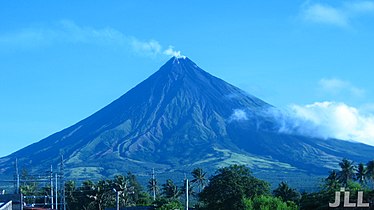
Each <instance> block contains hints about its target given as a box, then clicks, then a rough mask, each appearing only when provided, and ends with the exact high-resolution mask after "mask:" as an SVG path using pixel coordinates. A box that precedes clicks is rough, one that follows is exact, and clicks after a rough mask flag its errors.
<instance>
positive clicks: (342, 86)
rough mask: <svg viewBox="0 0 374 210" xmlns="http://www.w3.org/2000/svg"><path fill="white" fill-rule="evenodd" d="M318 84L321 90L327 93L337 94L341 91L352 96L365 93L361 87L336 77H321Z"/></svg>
mask: <svg viewBox="0 0 374 210" xmlns="http://www.w3.org/2000/svg"><path fill="white" fill-rule="evenodd" d="M318 84H319V86H320V87H321V88H322V90H323V91H325V92H327V93H331V94H334V95H338V94H341V93H348V94H350V95H351V96H354V97H363V96H364V95H365V90H364V89H362V88H358V87H356V86H354V85H352V84H351V83H350V82H348V81H344V80H340V79H336V78H331V79H327V78H322V79H321V80H320V81H319V82H318Z"/></svg>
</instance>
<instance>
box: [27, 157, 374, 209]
mask: <svg viewBox="0 0 374 210" xmlns="http://www.w3.org/2000/svg"><path fill="white" fill-rule="evenodd" d="M339 165H340V170H333V171H331V172H330V173H329V175H328V176H327V177H326V178H325V179H324V180H321V186H320V190H319V191H318V192H312V193H306V192H303V193H299V192H298V191H297V190H296V189H293V188H291V187H290V186H288V184H287V183H286V182H281V183H280V184H279V185H278V187H277V188H276V189H274V190H273V191H271V190H270V187H269V184H268V183H267V182H265V181H262V180H260V179H257V178H256V177H254V176H253V175H252V174H251V171H250V170H249V168H247V167H245V166H243V165H231V166H228V167H224V168H220V169H218V170H217V171H216V172H215V174H214V175H212V176H211V177H209V178H208V177H207V173H206V172H205V171H204V170H203V169H201V168H196V169H194V170H193V171H192V172H191V176H192V177H193V179H191V180H190V183H189V187H188V194H189V197H190V207H193V208H196V209H203V210H233V209H235V210H242V209H243V210H251V209H269V210H272V209H279V210H296V209H328V203H329V202H331V203H332V202H333V201H334V198H335V197H334V196H335V192H336V191H339V190H340V189H341V188H342V187H344V188H345V189H346V190H349V191H350V192H351V200H350V201H351V202H355V201H356V199H357V191H364V202H370V203H371V205H373V199H374V190H373V183H374V161H370V162H368V163H367V164H362V163H360V164H358V165H355V164H354V163H353V162H352V161H349V160H347V159H343V160H342V161H341V162H340V164H339ZM178 183H181V182H178ZM184 183H185V184H184V185H181V186H180V185H177V184H176V183H175V182H174V181H173V180H172V179H168V180H166V182H165V183H163V184H161V185H159V183H158V182H157V179H156V178H151V179H150V180H149V182H148V185H147V186H146V188H144V187H142V186H141V185H140V184H139V182H138V181H137V178H136V176H135V175H134V174H132V173H128V174H126V175H116V176H115V177H114V178H113V179H107V180H100V181H98V182H93V181H90V180H87V181H84V182H82V183H81V184H80V185H79V186H77V184H76V183H75V182H74V181H68V182H66V185H65V194H66V202H67V209H69V210H82V209H98V210H102V209H105V208H107V207H115V206H116V195H117V196H118V202H119V205H120V206H121V207H127V206H153V207H154V208H155V209H160V210H167V209H184V203H185V197H186V195H185V193H186V191H187V190H186V182H184ZM49 190H50V189H49V188H48V186H47V187H43V188H40V189H37V185H35V184H30V183H28V184H26V183H24V184H23V185H22V186H21V191H22V193H24V194H25V195H36V194H39V195H43V194H45V195H47V194H48V192H49ZM342 200H343V199H342Z"/></svg>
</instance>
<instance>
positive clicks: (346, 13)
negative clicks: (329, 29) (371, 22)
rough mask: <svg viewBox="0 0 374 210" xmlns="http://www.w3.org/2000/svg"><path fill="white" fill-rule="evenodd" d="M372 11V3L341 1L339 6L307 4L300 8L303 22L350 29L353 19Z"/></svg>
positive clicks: (373, 8)
mask: <svg viewBox="0 0 374 210" xmlns="http://www.w3.org/2000/svg"><path fill="white" fill-rule="evenodd" d="M373 11H374V2H373V1H341V5H339V6H331V5H328V4H321V3H307V4H305V5H304V7H303V8H302V12H301V14H302V17H303V19H304V20H306V21H309V22H314V23H321V24H328V25H335V26H338V27H344V28H346V27H350V26H351V22H352V20H353V19H355V18H357V17H360V16H363V15H365V14H367V13H370V12H373Z"/></svg>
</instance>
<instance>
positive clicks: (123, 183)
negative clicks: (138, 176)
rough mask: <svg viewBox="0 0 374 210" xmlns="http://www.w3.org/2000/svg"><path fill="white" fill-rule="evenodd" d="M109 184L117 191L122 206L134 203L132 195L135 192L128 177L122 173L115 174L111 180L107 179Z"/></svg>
mask: <svg viewBox="0 0 374 210" xmlns="http://www.w3.org/2000/svg"><path fill="white" fill-rule="evenodd" d="M109 184H110V186H111V188H112V190H113V189H114V190H115V191H116V192H118V193H119V199H120V203H122V205H123V206H125V207H126V206H128V205H130V203H134V200H133V199H132V195H133V194H134V193H135V190H134V187H133V186H131V184H130V179H129V178H128V177H126V176H123V175H116V176H115V177H114V179H113V180H110V181H109Z"/></svg>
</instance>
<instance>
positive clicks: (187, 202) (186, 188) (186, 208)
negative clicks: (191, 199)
mask: <svg viewBox="0 0 374 210" xmlns="http://www.w3.org/2000/svg"><path fill="white" fill-rule="evenodd" d="M186 210H188V179H187V178H186Z"/></svg>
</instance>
